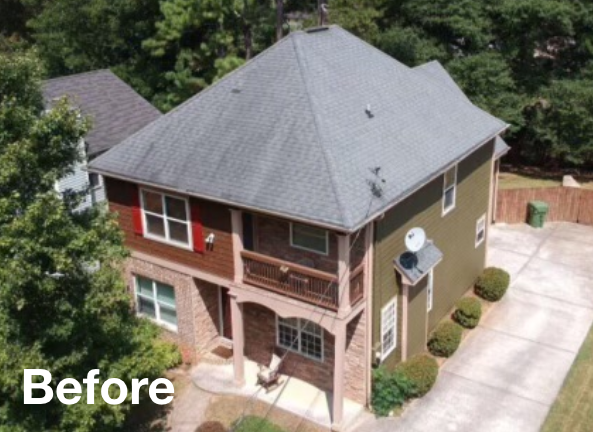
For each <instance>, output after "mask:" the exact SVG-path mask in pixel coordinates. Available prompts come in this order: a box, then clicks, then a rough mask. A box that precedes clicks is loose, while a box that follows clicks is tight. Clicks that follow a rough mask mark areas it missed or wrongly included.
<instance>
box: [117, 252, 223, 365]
mask: <svg viewBox="0 0 593 432" xmlns="http://www.w3.org/2000/svg"><path fill="white" fill-rule="evenodd" d="M136 275H138V276H143V277H146V278H149V279H152V280H156V281H158V282H162V283H165V284H168V285H171V286H172V287H173V288H174V289H175V305H176V310H177V332H172V331H168V330H165V331H164V336H165V337H166V338H167V339H169V340H172V341H174V342H176V343H177V344H178V345H179V348H180V350H181V352H182V354H183V358H184V361H187V362H192V361H194V360H195V359H196V356H197V355H198V354H200V353H202V352H204V351H206V350H208V349H209V348H210V347H211V345H212V343H213V342H214V341H215V340H216V339H217V337H218V335H219V333H218V327H219V323H220V320H219V308H218V295H219V294H218V287H217V286H216V285H213V284H210V283H208V282H206V281H203V280H199V279H195V278H193V277H191V276H188V275H185V274H183V273H178V272H175V271H172V270H169V269H167V268H165V267H161V266H158V265H155V264H151V263H148V262H146V261H143V260H139V259H137V258H130V259H129V260H128V262H127V265H126V269H125V276H126V281H127V283H128V287H129V290H130V294H131V295H132V298H133V299H134V301H135V297H134V277H135V276H136Z"/></svg>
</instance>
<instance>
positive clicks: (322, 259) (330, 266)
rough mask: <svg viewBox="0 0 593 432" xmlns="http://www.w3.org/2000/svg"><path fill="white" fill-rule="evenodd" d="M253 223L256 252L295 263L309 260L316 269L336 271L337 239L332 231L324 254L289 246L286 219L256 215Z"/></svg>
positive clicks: (288, 230)
mask: <svg viewBox="0 0 593 432" xmlns="http://www.w3.org/2000/svg"><path fill="white" fill-rule="evenodd" d="M254 225H255V236H256V239H255V240H256V241H255V251H256V252H259V253H261V254H264V255H269V256H272V257H274V258H278V259H282V260H286V261H291V262H294V263H297V264H303V263H304V261H306V260H310V261H312V262H313V263H314V264H315V266H314V267H315V268H316V269H317V270H321V271H325V272H329V273H336V272H337V271H338V241H337V238H336V235H335V234H334V233H331V232H330V233H329V254H328V255H327V256H326V255H321V254H318V253H315V252H308V251H306V250H302V249H298V248H294V247H292V246H290V223H289V222H288V221H287V220H282V219H277V218H272V217H268V216H263V215H257V216H256V217H255V218H254Z"/></svg>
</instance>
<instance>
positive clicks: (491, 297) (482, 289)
mask: <svg viewBox="0 0 593 432" xmlns="http://www.w3.org/2000/svg"><path fill="white" fill-rule="evenodd" d="M510 282H511V277H510V276H509V274H508V273H507V272H506V271H504V270H503V269H500V268H496V267H488V268H487V269H485V270H484V273H482V275H481V276H480V277H479V278H478V280H477V281H476V287H475V289H476V294H477V295H479V296H480V297H482V298H483V299H484V300H488V301H492V302H495V301H498V300H500V299H501V298H502V296H504V294H505V293H506V292H507V288H508V287H509V284H510Z"/></svg>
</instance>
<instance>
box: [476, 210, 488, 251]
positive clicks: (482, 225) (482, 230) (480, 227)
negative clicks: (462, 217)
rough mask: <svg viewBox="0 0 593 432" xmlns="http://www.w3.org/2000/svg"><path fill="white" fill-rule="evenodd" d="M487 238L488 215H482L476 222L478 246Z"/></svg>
mask: <svg viewBox="0 0 593 432" xmlns="http://www.w3.org/2000/svg"><path fill="white" fill-rule="evenodd" d="M485 238H486V215H485V214H484V215H482V217H480V219H478V220H477V222H476V247H478V246H480V245H481V244H482V243H483V242H484V239H485Z"/></svg>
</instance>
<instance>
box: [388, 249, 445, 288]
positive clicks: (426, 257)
mask: <svg viewBox="0 0 593 432" xmlns="http://www.w3.org/2000/svg"><path fill="white" fill-rule="evenodd" d="M402 248H403V245H402ZM441 259H443V253H442V252H441V250H440V249H439V248H438V247H436V246H435V245H434V243H432V242H431V241H427V242H426V244H425V245H424V247H423V248H422V249H420V250H419V251H418V252H416V253H415V254H414V253H412V252H404V253H402V254H401V255H400V256H398V257H397V258H395V259H394V260H393V265H394V266H395V267H396V268H397V270H398V271H399V272H400V274H402V275H404V276H405V277H406V278H407V279H408V280H409V281H410V282H411V283H412V285H415V284H416V282H418V281H419V280H420V279H422V278H423V277H424V276H426V275H427V274H428V272H429V271H430V270H431V269H432V268H433V267H434V266H435V265H437V264H438V263H439V262H440V261H441Z"/></svg>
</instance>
